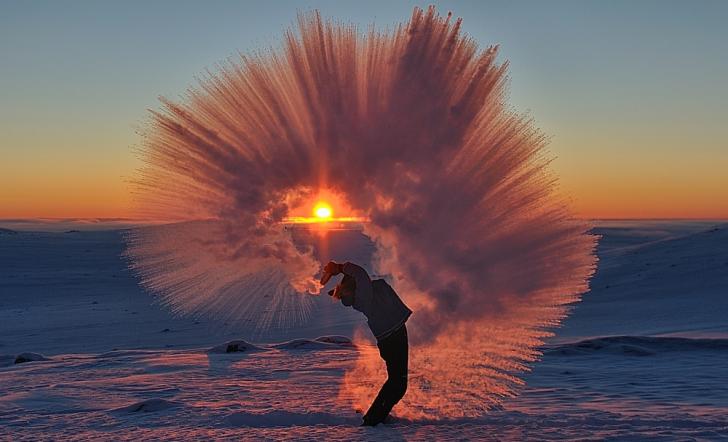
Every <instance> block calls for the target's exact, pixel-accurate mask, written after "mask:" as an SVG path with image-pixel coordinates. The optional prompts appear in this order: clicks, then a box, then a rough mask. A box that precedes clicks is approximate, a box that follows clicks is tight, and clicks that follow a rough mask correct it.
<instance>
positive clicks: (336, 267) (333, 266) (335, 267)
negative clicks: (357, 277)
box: [320, 261, 344, 285]
mask: <svg viewBox="0 0 728 442" xmlns="http://www.w3.org/2000/svg"><path fill="white" fill-rule="evenodd" d="M342 267H344V266H343V265H342V264H337V263H335V262H334V261H329V262H328V264H326V265H325V266H324V275H323V276H322V277H321V281H320V282H321V285H325V284H326V283H327V282H329V279H331V277H332V276H334V275H338V274H339V273H341V272H342Z"/></svg>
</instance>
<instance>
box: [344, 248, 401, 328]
mask: <svg viewBox="0 0 728 442" xmlns="http://www.w3.org/2000/svg"><path fill="white" fill-rule="evenodd" d="M343 272H344V274H345V275H349V276H351V277H353V278H354V280H355V281H356V290H355V292H354V295H353V296H344V297H342V298H341V302H342V304H344V305H346V306H352V307H354V309H356V310H358V311H360V312H362V313H364V316H366V317H367V324H369V328H370V329H371V330H372V333H373V334H374V337H376V338H377V340H378V341H379V340H381V339H384V338H386V337H387V336H389V335H390V334H391V333H392V332H394V331H396V330H397V329H398V328H399V327H401V326H402V324H404V323H405V322H407V319H408V318H409V316H410V315H411V314H412V310H410V309H409V308H408V307H407V306H406V305H405V304H404V302H402V300H401V299H400V298H399V296H398V295H397V293H396V292H395V291H394V290H393V289H392V287H390V286H389V284H387V282H386V281H385V280H383V279H375V280H374V281H372V280H371V279H369V274H368V273H367V271H366V270H364V269H363V268H361V267H359V266H358V265H356V264H353V263H350V262H347V263H345V264H344V267H343ZM352 298H353V299H352Z"/></svg>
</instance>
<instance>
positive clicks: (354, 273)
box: [341, 262, 373, 311]
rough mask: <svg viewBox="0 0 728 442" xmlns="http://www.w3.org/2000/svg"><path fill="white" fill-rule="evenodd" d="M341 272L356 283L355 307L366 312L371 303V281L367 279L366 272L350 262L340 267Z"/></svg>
mask: <svg viewBox="0 0 728 442" xmlns="http://www.w3.org/2000/svg"><path fill="white" fill-rule="evenodd" d="M341 272H342V273H343V274H345V275H349V276H351V277H353V278H354V281H356V291H355V294H354V297H355V298H356V299H355V301H352V302H356V303H357V306H359V307H363V308H364V309H366V310H367V311H368V310H369V307H370V306H371V303H372V296H373V294H372V280H371V279H369V274H368V273H367V271H366V270H364V269H363V268H361V267H359V266H358V265H356V264H354V263H352V262H346V263H344V265H343V266H342V267H341Z"/></svg>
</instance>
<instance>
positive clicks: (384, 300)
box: [321, 261, 412, 426]
mask: <svg viewBox="0 0 728 442" xmlns="http://www.w3.org/2000/svg"><path fill="white" fill-rule="evenodd" d="M338 274H343V275H344V277H343V278H342V279H341V281H340V282H339V283H338V284H337V285H336V287H335V288H334V289H333V290H330V291H329V295H331V296H333V297H334V298H337V299H340V300H341V303H342V304H344V305H345V306H347V307H348V306H351V307H353V308H354V309H355V310H358V311H360V312H362V313H363V314H364V316H366V318H367V324H368V325H369V328H370V329H371V331H372V333H373V334H374V337H375V338H376V339H377V347H378V348H379V355H380V356H381V357H382V359H384V362H385V364H386V365H387V381H386V382H385V383H384V385H383V386H382V388H381V389H380V390H379V394H377V397H376V398H375V399H374V401H373V402H372V405H371V406H370V407H369V410H368V411H367V412H366V414H365V415H364V421H363V423H362V425H366V426H375V425H377V424H379V423H381V422H382V421H384V419H385V418H386V417H387V416H388V415H389V412H390V411H391V410H392V407H394V406H395V405H396V404H397V402H399V401H400V399H402V397H403V396H404V394H405V392H406V391H407V363H408V354H407V353H408V350H409V348H408V347H409V344H408V341H407V327H406V326H405V323H406V322H407V319H409V317H410V315H411V314H412V310H410V309H409V308H408V307H407V306H406V305H405V304H404V302H402V300H401V299H400V298H399V296H398V295H397V293H396V292H395V291H394V290H393V289H392V287H390V285H389V284H387V282H386V281H384V280H383V279H375V280H373V281H372V280H371V279H370V278H369V274H368V273H367V271H366V270H364V269H363V268H361V267H360V266H358V265H356V264H353V263H351V262H347V263H344V264H339V263H336V262H333V261H331V262H329V263H328V264H326V266H325V267H324V274H323V276H322V278H321V285H325V284H326V283H327V282H328V281H329V279H331V277H332V276H335V275H338Z"/></svg>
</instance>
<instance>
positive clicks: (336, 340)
mask: <svg viewBox="0 0 728 442" xmlns="http://www.w3.org/2000/svg"><path fill="white" fill-rule="evenodd" d="M271 347H273V348H278V349H281V350H326V349H339V348H341V347H354V344H353V343H352V342H351V339H349V338H347V337H346V336H321V337H318V338H316V339H293V340H291V341H286V342H281V343H280V344H273V345H272V346H271Z"/></svg>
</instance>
